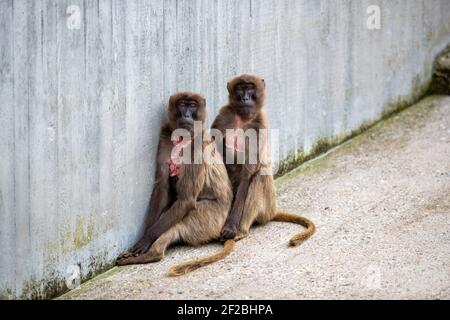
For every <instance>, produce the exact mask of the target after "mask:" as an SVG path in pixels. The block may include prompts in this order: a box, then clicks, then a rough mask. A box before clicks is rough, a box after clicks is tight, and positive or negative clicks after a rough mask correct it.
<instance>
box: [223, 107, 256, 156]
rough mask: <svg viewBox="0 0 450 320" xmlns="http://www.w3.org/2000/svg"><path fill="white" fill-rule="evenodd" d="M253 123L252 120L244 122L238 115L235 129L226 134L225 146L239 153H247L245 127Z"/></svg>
mask: <svg viewBox="0 0 450 320" xmlns="http://www.w3.org/2000/svg"><path fill="white" fill-rule="evenodd" d="M250 122H251V119H249V120H247V121H244V120H242V119H241V118H240V117H239V116H238V115H235V116H234V123H235V125H234V128H233V129H227V130H226V132H225V145H226V146H227V147H228V148H230V149H234V150H236V151H239V152H243V151H245V135H244V127H245V126H246V125H247V124H248V123H250Z"/></svg>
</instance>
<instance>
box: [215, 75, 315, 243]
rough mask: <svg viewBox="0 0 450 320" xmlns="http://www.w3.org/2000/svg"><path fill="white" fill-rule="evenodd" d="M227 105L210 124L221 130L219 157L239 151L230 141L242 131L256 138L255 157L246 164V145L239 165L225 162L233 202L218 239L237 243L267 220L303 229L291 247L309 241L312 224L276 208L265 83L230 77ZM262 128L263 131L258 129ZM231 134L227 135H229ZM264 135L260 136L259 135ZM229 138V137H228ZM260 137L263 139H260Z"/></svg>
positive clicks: (293, 240)
mask: <svg viewBox="0 0 450 320" xmlns="http://www.w3.org/2000/svg"><path fill="white" fill-rule="evenodd" d="M227 89H228V93H229V102H228V105H226V106H224V107H222V108H221V109H220V111H219V114H218V115H217V117H216V119H215V120H214V122H213V124H212V128H213V129H218V130H220V131H221V133H222V135H223V136H224V137H225V138H224V141H218V142H219V143H218V147H219V150H221V149H222V146H223V145H225V149H224V151H223V157H224V159H226V158H227V157H226V153H227V152H230V147H231V149H236V151H237V152H236V153H235V154H238V153H239V152H242V150H240V148H239V147H238V143H234V142H231V144H230V140H231V141H233V139H235V137H233V132H236V130H237V129H242V131H241V132H244V133H245V134H246V133H247V132H248V131H251V130H249V129H253V130H254V131H255V132H256V133H257V135H256V137H257V143H258V148H257V152H258V157H257V159H256V161H254V162H253V163H252V162H251V161H249V153H248V151H249V146H248V142H247V141H245V142H246V143H247V148H245V149H244V154H243V157H244V161H242V162H241V164H239V163H236V156H235V157H234V162H233V163H231V164H229V163H226V168H227V171H228V175H229V177H230V179H231V183H232V187H233V194H234V200H233V205H232V209H231V212H230V214H229V216H228V218H227V221H226V223H225V226H224V228H223V229H222V232H221V236H222V238H225V239H234V240H239V239H242V238H244V237H246V236H247V235H248V232H249V229H250V227H251V225H252V224H253V223H255V222H256V223H259V224H265V223H267V222H269V221H271V220H275V221H286V222H293V223H298V224H300V225H302V226H304V227H305V228H306V230H304V231H303V232H301V233H299V234H297V235H295V236H294V237H292V238H291V239H290V242H289V244H290V245H291V246H295V245H298V244H300V243H302V242H303V241H304V240H306V239H307V238H309V237H310V236H311V235H312V234H313V233H314V231H315V226H314V224H313V223H312V222H311V221H310V220H308V219H306V218H304V217H301V216H298V215H294V214H290V213H285V212H280V211H278V210H277V208H276V193H275V187H274V183H273V175H272V173H271V171H270V170H271V163H270V161H268V159H269V153H270V150H269V148H268V145H267V143H268V141H267V140H268V137H267V129H268V123H267V115H266V112H265V111H264V95H265V82H264V80H263V79H261V78H259V77H258V76H254V75H248V74H243V75H240V76H237V77H235V78H233V79H232V80H231V81H229V82H228V84H227ZM261 129H266V130H261ZM230 132H231V134H230ZM262 132H264V134H263V135H260V134H259V133H262ZM230 135H231V137H230ZM261 137H263V139H261ZM264 160H265V161H264Z"/></svg>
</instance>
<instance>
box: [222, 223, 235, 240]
mask: <svg viewBox="0 0 450 320" xmlns="http://www.w3.org/2000/svg"><path fill="white" fill-rule="evenodd" d="M236 235H237V228H236V226H235V225H225V226H224V227H223V229H222V231H221V232H220V238H221V239H225V240H226V239H234V238H235V237H236Z"/></svg>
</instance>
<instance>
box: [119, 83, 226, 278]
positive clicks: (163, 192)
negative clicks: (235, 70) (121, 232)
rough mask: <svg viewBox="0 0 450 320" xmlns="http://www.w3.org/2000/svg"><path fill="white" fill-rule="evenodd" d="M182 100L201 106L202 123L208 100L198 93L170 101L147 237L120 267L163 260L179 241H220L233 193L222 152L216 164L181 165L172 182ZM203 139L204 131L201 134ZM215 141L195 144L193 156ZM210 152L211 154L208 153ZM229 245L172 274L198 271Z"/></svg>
mask: <svg viewBox="0 0 450 320" xmlns="http://www.w3.org/2000/svg"><path fill="white" fill-rule="evenodd" d="M181 99H192V100H195V101H196V102H197V104H198V109H197V113H196V115H197V116H198V118H197V120H201V121H202V123H204V120H205V99H204V98H203V97H202V96H201V95H199V94H196V93H191V92H181V93H177V94H174V95H173V96H172V97H171V98H170V100H169V107H168V119H169V121H168V123H167V124H165V125H164V126H163V128H162V130H161V134H160V138H159V145H158V153H157V160H156V161H157V165H156V173H155V185H154V189H153V192H152V196H151V200H150V212H149V217H148V220H147V226H146V231H145V234H144V236H143V237H142V238H141V240H140V241H139V242H138V243H137V244H136V245H135V246H134V247H133V248H132V249H131V250H129V251H127V252H125V253H124V254H122V255H121V256H119V258H118V260H117V264H118V265H127V264H139V263H148V262H155V261H159V260H161V259H162V258H163V257H164V253H165V250H166V248H167V247H168V246H169V245H170V244H172V243H174V242H178V241H183V242H185V243H187V244H190V245H193V246H196V245H200V244H203V243H207V242H209V241H211V240H214V239H218V238H219V237H220V231H221V229H222V227H223V225H224V223H225V221H226V217H227V215H228V212H229V209H230V206H231V201H232V196H233V195H232V190H231V185H230V181H229V179H228V176H227V172H226V169H225V166H224V164H223V161H222V158H221V156H220V153H219V152H212V154H210V156H212V157H213V158H214V160H215V161H214V163H211V162H205V161H202V162H201V164H182V165H181V170H180V174H179V175H178V177H177V178H176V179H172V178H170V177H169V174H170V172H169V162H170V159H171V158H170V157H171V151H172V148H173V143H172V141H171V135H172V132H173V130H175V129H177V127H178V124H177V123H178V122H177V120H178V118H181V116H179V115H178V116H177V112H176V108H177V102H178V101H180V100H181ZM202 135H203V132H202ZM211 143H212V142H211V141H203V142H202V144H201V145H200V147H195V143H194V142H192V143H191V144H190V145H189V148H191V152H192V154H191V155H192V157H193V156H194V154H196V153H198V152H203V150H204V149H205V147H207V146H208V147H211V146H212V147H213V148H214V150H215V144H213V143H212V144H211ZM210 150H211V149H210ZM233 245H234V244H233V243H231V242H227V243H225V245H224V249H223V251H221V252H219V253H217V254H215V255H213V256H211V257H206V258H203V259H199V260H194V261H190V262H187V263H184V264H182V265H179V266H176V267H174V268H172V269H171V271H170V275H173V276H176V275H181V274H185V273H187V272H190V271H192V270H195V269H197V268H199V267H201V266H203V265H206V264H209V263H212V262H214V261H217V260H219V259H222V258H223V257H225V256H226V255H228V254H229V253H230V252H231V251H232V249H233Z"/></svg>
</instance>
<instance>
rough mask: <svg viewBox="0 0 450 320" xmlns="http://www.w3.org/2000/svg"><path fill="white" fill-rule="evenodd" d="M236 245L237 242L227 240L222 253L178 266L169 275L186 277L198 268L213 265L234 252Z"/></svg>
mask: <svg viewBox="0 0 450 320" xmlns="http://www.w3.org/2000/svg"><path fill="white" fill-rule="evenodd" d="M235 244H236V241H234V240H227V241H225V243H224V244H223V249H222V250H221V251H219V252H217V253H215V254H213V255H212V256H209V257H204V258H200V259H196V260H191V261H187V262H184V263H182V264H179V265H176V266H174V267H172V268H171V269H170V270H169V275H170V276H172V277H177V276H181V275H184V274H186V273H189V272H191V271H194V270H196V269H198V268H201V267H203V266H206V265H208V264H211V263H213V262H216V261H219V260H221V259H223V258H225V257H226V256H228V255H229V254H230V252H231V251H233V249H234V245H235Z"/></svg>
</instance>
